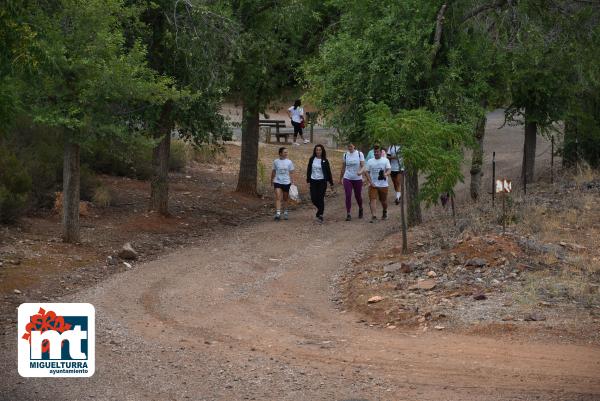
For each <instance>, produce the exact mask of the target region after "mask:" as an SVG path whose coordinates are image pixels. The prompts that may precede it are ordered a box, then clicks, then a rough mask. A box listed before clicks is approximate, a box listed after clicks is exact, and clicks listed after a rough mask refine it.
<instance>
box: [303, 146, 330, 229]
mask: <svg viewBox="0 0 600 401" xmlns="http://www.w3.org/2000/svg"><path fill="white" fill-rule="evenodd" d="M306 182H307V183H308V184H310V199H311V200H312V203H313V205H315V207H316V208H317V214H316V218H317V220H318V221H319V222H321V223H322V222H323V212H324V211H325V192H326V191H327V183H328V182H329V184H330V185H331V189H333V177H332V175H331V167H330V165H329V160H327V153H326V152H325V148H324V147H323V145H321V144H319V145H316V146H315V148H314V149H313V154H312V156H311V158H310V160H309V161H308V166H307V167H306Z"/></svg>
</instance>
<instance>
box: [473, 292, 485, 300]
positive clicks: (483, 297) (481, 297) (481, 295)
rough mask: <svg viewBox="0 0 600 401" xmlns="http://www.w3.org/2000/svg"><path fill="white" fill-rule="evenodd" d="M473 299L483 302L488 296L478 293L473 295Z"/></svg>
mask: <svg viewBox="0 0 600 401" xmlns="http://www.w3.org/2000/svg"><path fill="white" fill-rule="evenodd" d="M473 299H474V300H475V301H483V300H484V299H487V296H486V295H485V294H483V293H478V294H475V295H473Z"/></svg>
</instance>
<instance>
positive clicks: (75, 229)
mask: <svg viewBox="0 0 600 401" xmlns="http://www.w3.org/2000/svg"><path fill="white" fill-rule="evenodd" d="M79 175H80V165H79V145H78V144H76V143H73V142H71V141H70V140H69V139H67V140H66V141H65V149H64V160H63V196H62V202H63V216H62V226H63V241H64V242H68V243H76V242H79V241H80V235H79Z"/></svg>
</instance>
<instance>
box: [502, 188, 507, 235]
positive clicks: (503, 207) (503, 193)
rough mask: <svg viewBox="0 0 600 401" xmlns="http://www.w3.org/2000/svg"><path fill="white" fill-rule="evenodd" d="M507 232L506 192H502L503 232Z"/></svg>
mask: <svg viewBox="0 0 600 401" xmlns="http://www.w3.org/2000/svg"><path fill="white" fill-rule="evenodd" d="M505 232H506V193H505V192H502V234H504V233H505Z"/></svg>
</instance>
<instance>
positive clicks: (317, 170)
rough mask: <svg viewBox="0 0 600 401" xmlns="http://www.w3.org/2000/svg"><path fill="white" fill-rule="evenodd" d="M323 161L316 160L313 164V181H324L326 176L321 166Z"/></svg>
mask: <svg viewBox="0 0 600 401" xmlns="http://www.w3.org/2000/svg"><path fill="white" fill-rule="evenodd" d="M321 162H322V160H321V159H317V158H316V157H315V158H314V160H313V162H312V171H311V173H310V179H311V180H324V179H325V175H323V166H322V164H321Z"/></svg>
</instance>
